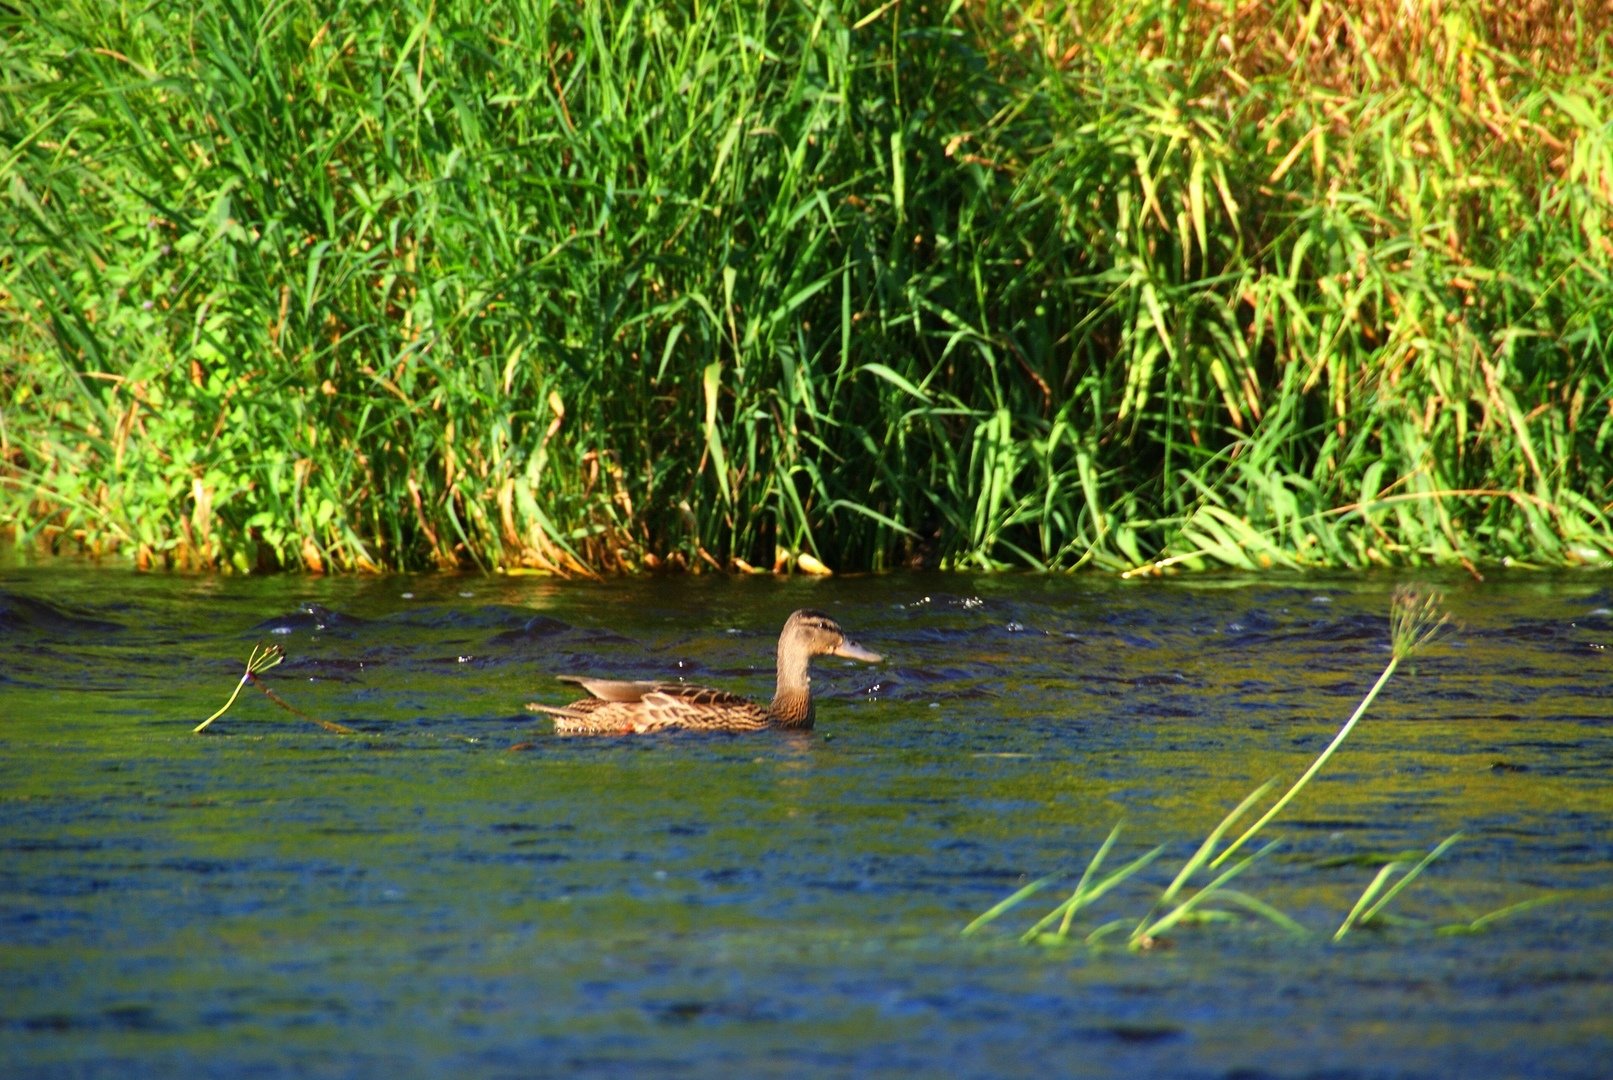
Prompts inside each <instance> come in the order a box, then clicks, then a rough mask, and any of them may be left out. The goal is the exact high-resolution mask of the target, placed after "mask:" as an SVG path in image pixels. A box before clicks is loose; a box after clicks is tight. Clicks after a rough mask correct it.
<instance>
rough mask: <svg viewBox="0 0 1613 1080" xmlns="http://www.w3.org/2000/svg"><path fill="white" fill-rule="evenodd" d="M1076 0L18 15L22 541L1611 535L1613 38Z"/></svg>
mask: <svg viewBox="0 0 1613 1080" xmlns="http://www.w3.org/2000/svg"><path fill="white" fill-rule="evenodd" d="M1099 8H1100V5H1085V4H1077V5H1073V7H1072V8H1071V9H1069V10H1060V11H1058V12H1054V11H1052V10H1047V9H1044V8H1042V7H1040V6H1037V5H1029V6H1027V7H1023V8H1021V7H1006V6H1000V5H996V4H969V5H965V6H964V7H963V8H961V9H960V10H957V11H950V12H949V11H943V10H937V9H934V8H926V7H923V6H914V7H909V6H907V5H902V6H885V7H872V8H866V9H865V8H864V7H862V6H855V5H850V4H844V5H835V4H831V3H825V4H818V5H815V6H814V5H797V6H792V7H788V8H787V9H786V10H779V11H771V10H762V11H728V10H721V9H713V10H712V11H711V12H709V13H707V14H706V15H704V16H701V17H689V16H688V15H687V14H686V13H684V12H681V11H680V12H673V13H669V12H667V11H663V10H660V9H659V8H657V7H654V6H650V7H640V6H636V5H632V4H628V5H623V6H619V7H611V6H607V5H604V4H599V3H592V2H589V3H582V4H577V5H553V6H551V5H547V4H541V3H539V4H530V5H517V6H513V7H512V6H509V5H484V4H474V3H469V2H464V0H440V2H438V3H435V4H431V5H419V4H402V5H373V4H368V3H357V2H352V3H336V4H313V3H309V2H305V0H297V2H293V3H289V4H278V5H260V4H252V3H245V4H225V3H216V2H204V3H199V4H194V5H186V6H183V7H181V8H174V9H162V8H159V9H150V10H146V9H136V8H120V9H117V10H116V13H115V14H113V15H110V16H109V15H108V14H107V8H106V6H105V5H104V4H101V3H88V2H85V0H69V2H66V3H63V4H61V5H58V6H57V7H56V8H55V9H54V10H55V13H54V14H53V15H49V16H45V17H39V16H29V17H28V18H27V19H26V20H24V19H23V18H22V17H21V16H6V17H4V19H3V20H0V23H3V24H4V33H5V35H6V37H7V38H8V47H7V49H6V50H4V54H3V58H0V64H4V65H5V67H6V68H7V69H8V70H7V72H6V77H7V80H8V82H9V83H10V84H11V85H12V86H14V87H26V88H27V89H25V90H23V91H20V92H15V93H13V94H12V95H9V97H8V100H7V101H6V103H5V104H4V106H3V108H4V110H5V112H4V114H3V115H4V116H5V118H6V126H7V127H8V128H9V129H10V130H12V131H13V132H15V133H17V135H18V137H17V138H15V139H13V140H11V143H12V145H13V149H12V151H11V153H10V154H9V155H8V156H7V157H6V159H5V160H4V164H3V165H0V181H3V182H4V190H5V192H6V197H5V200H4V204H3V205H4V207H5V210H4V213H5V214H6V215H7V216H8V217H10V218H11V219H12V220H11V222H10V226H11V228H10V230H9V231H10V233H11V235H13V236H14V238H15V239H14V241H13V243H12V245H11V247H10V250H9V253H6V254H3V255H0V290H3V291H0V318H3V319H4V321H5V324H6V326H5V332H4V334H3V339H4V341H5V345H4V348H3V351H0V379H3V386H4V388H5V393H6V399H5V400H6V404H5V409H4V416H3V419H4V424H3V429H0V451H3V462H4V464H3V470H4V471H3V473H0V525H3V526H4V527H6V528H7V529H9V530H10V531H12V532H13V533H14V535H16V537H17V538H18V539H19V541H20V542H22V543H25V544H39V545H44V546H47V547H50V548H53V549H56V550H88V551H94V552H109V551H116V552H118V553H120V554H123V555H126V556H128V557H130V558H132V559H133V560H135V561H136V562H137V563H139V564H141V565H176V566H185V567H218V568H228V569H235V570H241V571H246V570H253V569H267V568H274V567H299V566H300V567H304V568H309V569H320V570H350V569H360V570H368V569H385V568H413V567H424V566H444V567H446V566H480V567H487V568H492V567H504V568H519V567H528V568H538V569H550V570H558V571H562V572H570V573H610V572H616V571H634V570H641V569H648V568H657V567H668V566H671V567H679V566H683V567H690V568H699V567H720V568H732V567H737V568H743V567H747V566H748V567H758V568H770V567H773V566H775V565H780V566H790V565H794V564H795V563H796V561H797V560H798V559H799V558H800V557H801V556H803V555H804V556H810V557H811V558H812V559H814V560H816V561H817V562H819V563H822V564H824V565H827V566H830V567H834V568H836V569H843V570H853V569H880V568H887V567H892V566H897V565H915V564H916V565H931V566H944V567H952V568H989V567H997V566H1032V567H1047V568H1073V567H1081V566H1096V567H1102V568H1105V569H1110V570H1120V569H1130V568H1135V567H1146V566H1170V567H1200V566H1232V567H1242V568H1260V567H1268V566H1281V567H1289V566H1298V567H1313V566H1331V567H1342V566H1359V565H1374V564H1420V563H1467V564H1472V565H1482V564H1492V563H1501V562H1511V563H1525V564H1541V565H1564V564H1574V563H1583V562H1591V563H1600V562H1605V561H1607V560H1608V559H1609V557H1610V556H1613V525H1610V522H1609V519H1608V507H1609V505H1610V503H1613V495H1610V485H1613V445H1610V444H1613V397H1610V393H1613V391H1610V388H1613V340H1610V337H1609V332H1610V328H1609V325H1608V321H1607V320H1608V312H1609V311H1613V286H1610V280H1613V278H1610V270H1613V231H1610V226H1613V217H1610V207H1613V140H1610V137H1609V132H1610V131H1613V111H1610V108H1613V107H1610V105H1609V102H1613V71H1610V69H1609V68H1608V67H1607V66H1606V62H1605V57H1606V55H1607V50H1606V46H1607V44H1608V41H1609V36H1610V35H1609V21H1610V20H1609V15H1608V14H1607V13H1606V12H1605V11H1603V10H1601V9H1600V8H1593V7H1592V6H1591V5H1589V4H1577V5H1576V4H1570V5H1555V6H1553V5H1542V6H1541V8H1542V10H1538V11H1524V12H1521V13H1520V12H1517V11H1515V10H1514V9H1512V8H1502V6H1501V5H1498V4H1494V3H1480V2H1470V3H1453V4H1446V5H1441V6H1439V7H1437V8H1435V7H1433V6H1426V7H1423V8H1421V9H1420V12H1419V13H1418V14H1415V15H1411V16H1408V15H1406V14H1405V13H1404V12H1403V11H1402V9H1401V8H1402V6H1401V5H1398V4H1389V3H1385V4H1369V5H1366V6H1365V7H1363V6H1361V5H1344V4H1334V3H1322V4H1317V5H1288V4H1278V5H1273V6H1272V8H1271V10H1269V11H1265V12H1263V16H1262V21H1260V22H1258V23H1255V22H1251V21H1249V20H1247V19H1245V20H1239V19H1238V18H1236V16H1235V15H1234V14H1232V13H1229V12H1224V11H1222V10H1221V9H1220V8H1219V7H1218V6H1217V5H1214V4H1210V3H1187V4H1183V3H1168V4H1167V3H1160V4H1153V5H1144V6H1141V7H1130V8H1126V9H1125V10H1123V11H1119V12H1100V11H1099ZM1559 8H1560V9H1561V10H1558V9H1559ZM25 23H26V25H24V24H25Z"/></svg>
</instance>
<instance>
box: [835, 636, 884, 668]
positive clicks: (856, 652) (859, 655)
mask: <svg viewBox="0 0 1613 1080" xmlns="http://www.w3.org/2000/svg"><path fill="white" fill-rule="evenodd" d="M834 655H836V656H844V657H845V658H846V659H847V660H861V661H863V662H864V663H868V664H877V663H879V662H880V661H881V660H883V659H885V658H884V657H883V656H880V655H879V654H878V653H877V652H873V651H872V650H870V649H865V648H863V647H862V646H861V645H859V644H857V643H856V642H855V641H852V640H851V639H850V638H847V639H845V640H844V641H842V642H841V643H840V646H839V647H838V648H836V649H835V651H834Z"/></svg>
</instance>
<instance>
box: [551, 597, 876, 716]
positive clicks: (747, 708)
mask: <svg viewBox="0 0 1613 1080" xmlns="http://www.w3.org/2000/svg"><path fill="white" fill-rule="evenodd" d="M814 656H843V657H846V658H848V659H852V660H863V661H867V662H869V663H877V662H878V661H879V659H880V657H879V655H878V654H877V653H873V652H870V651H868V650H867V649H864V648H863V647H862V646H860V645H858V644H857V643H856V642H854V641H851V640H850V639H848V638H847V637H846V636H845V633H844V632H843V631H842V630H841V629H840V626H839V624H837V623H836V622H835V621H834V620H833V619H831V618H829V617H828V616H827V615H824V614H822V613H821V612H816V611H797V612H796V613H795V614H793V615H791V616H790V618H789V621H788V622H786V623H785V624H784V632H783V633H782V634H781V635H780V636H779V647H778V692H777V693H776V694H775V695H774V697H773V702H772V704H771V705H770V706H768V707H767V708H763V707H762V706H761V705H758V704H756V703H755V702H753V701H750V700H748V699H746V698H742V697H739V696H738V695H736V694H730V693H728V692H727V691H726V690H714V689H712V688H711V687H708V686H691V685H688V684H685V683H660V682H632V681H624V680H616V679H592V678H583V677H581V676H577V675H562V676H560V679H561V680H562V681H564V682H570V683H576V684H578V685H580V686H581V687H582V688H583V689H585V690H587V691H588V693H589V695H590V696H589V697H586V698H583V699H582V700H580V701H573V702H572V703H570V704H569V705H559V706H555V705H541V704H539V703H537V702H532V703H530V704H528V705H527V708H528V709H529V710H531V711H532V712H541V713H547V714H548V715H550V716H553V717H554V718H555V719H554V730H555V734H556V735H642V734H645V733H648V732H654V731H672V730H686V731H757V730H760V729H762V728H769V727H780V728H799V729H805V728H810V727H811V726H812V720H813V709H812V691H811V685H810V684H811V678H810V676H809V675H808V666H809V664H810V662H811V659H812V657H814Z"/></svg>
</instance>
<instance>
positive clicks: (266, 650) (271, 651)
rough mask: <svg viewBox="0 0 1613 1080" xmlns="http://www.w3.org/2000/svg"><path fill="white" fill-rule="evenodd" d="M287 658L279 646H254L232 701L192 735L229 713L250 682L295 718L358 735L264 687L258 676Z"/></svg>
mask: <svg viewBox="0 0 1613 1080" xmlns="http://www.w3.org/2000/svg"><path fill="white" fill-rule="evenodd" d="M285 658H286V650H285V649H283V648H281V647H280V646H279V645H262V644H259V645H254V646H253V647H252V654H251V655H250V656H248V657H247V660H246V671H245V672H243V673H242V674H241V681H240V682H238V683H236V684H235V690H234V692H233V693H231V694H230V700H228V701H226V702H225V703H224V704H223V706H222V707H221V708H220V709H219V710H218V712H216V713H214V714H213V715H212V716H209V717H208V718H207V719H206V720H203V721H202V722H201V723H199V724H197V725H196V726H195V727H194V728H192V729H191V734H192V735H197V734H200V733H201V732H203V731H205V730H206V729H207V725H209V724H211V723H212V722H213V721H214V720H217V719H218V718H219V717H221V716H223V715H224V714H225V713H226V712H228V711H229V709H230V706H231V705H234V704H235V699H236V698H238V697H240V696H241V687H243V686H245V685H246V684H247V683H249V682H250V683H255V684H256V685H257V688H258V689H259V690H262V691H263V694H264V696H265V697H267V698H268V699H269V700H270V701H272V702H274V703H275V704H276V705H278V706H280V707H281V708H282V709H284V710H286V711H287V712H289V713H291V714H292V715H293V716H299V717H301V718H302V719H304V720H307V721H308V722H309V723H313V724H318V725H319V726H320V727H322V728H324V729H325V730H326V731H330V732H335V733H336V734H338V735H356V734H358V733H357V732H355V731H354V730H353V729H352V728H350V727H346V726H344V725H342V724H338V723H335V722H333V721H330V720H321V719H319V718H318V717H317V716H309V715H308V714H307V713H305V712H303V711H302V710H301V709H299V708H296V707H295V706H293V705H291V704H289V703H287V702H286V701H285V699H283V698H282V697H281V696H280V695H279V694H276V693H275V692H274V691H273V690H270V689H269V688H268V687H267V686H265V685H263V680H262V679H260V678H258V676H259V675H261V674H263V673H264V672H265V671H268V670H269V669H270V668H272V667H274V666H275V665H276V664H278V663H280V662H281V661H282V660H284V659H285Z"/></svg>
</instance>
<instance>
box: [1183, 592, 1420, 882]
mask: <svg viewBox="0 0 1613 1080" xmlns="http://www.w3.org/2000/svg"><path fill="white" fill-rule="evenodd" d="M1439 604H1440V596H1439V594H1438V593H1426V594H1424V593H1419V592H1418V591H1417V590H1416V589H1414V588H1412V587H1410V586H1404V585H1403V586H1401V587H1400V588H1398V589H1396V590H1395V593H1394V596H1393V598H1392V599H1391V600H1390V602H1389V651H1390V656H1389V663H1387V664H1385V665H1384V668H1383V672H1382V674H1380V675H1379V676H1378V681H1377V682H1375V683H1373V684H1372V689H1370V690H1368V691H1367V694H1366V697H1364V698H1362V699H1361V704H1359V705H1357V706H1356V707H1355V712H1353V713H1351V714H1350V718H1349V719H1348V720H1346V721H1345V722H1344V726H1343V727H1341V728H1339V731H1338V734H1337V735H1334V736H1333V741H1332V742H1330V743H1328V744H1327V748H1326V749H1324V750H1323V751H1322V752H1321V753H1320V754H1318V755H1317V756H1316V760H1315V761H1313V762H1311V767H1310V768H1308V769H1306V770H1305V772H1304V775H1302V776H1301V777H1300V778H1299V779H1298V780H1295V781H1294V784H1293V786H1292V787H1290V788H1289V789H1288V790H1287V791H1285V792H1284V793H1283V796H1282V798H1280V799H1278V800H1277V801H1276V802H1275V803H1272V805H1271V808H1270V809H1269V810H1267V811H1266V812H1265V813H1264V814H1262V815H1261V816H1260V820H1258V821H1256V822H1255V823H1254V824H1253V825H1251V826H1249V828H1247V829H1246V830H1244V832H1243V835H1242V836H1239V837H1238V838H1237V839H1236V840H1234V841H1233V842H1232V843H1231V845H1230V846H1228V847H1227V849H1226V850H1225V851H1223V852H1221V854H1219V855H1217V856H1216V857H1215V858H1214V859H1212V860H1211V861H1210V869H1212V870H1213V869H1215V868H1216V867H1218V866H1220V865H1221V864H1222V863H1223V862H1226V860H1228V859H1229V858H1231V857H1232V854H1233V852H1235V851H1237V850H1238V849H1239V848H1240V847H1242V846H1243V845H1244V844H1245V843H1247V842H1248V841H1249V840H1250V838H1252V837H1253V836H1254V835H1255V834H1256V833H1258V832H1259V831H1260V830H1261V829H1262V828H1264V827H1265V826H1266V824H1267V823H1268V822H1269V821H1271V819H1272V818H1274V817H1276V816H1277V815H1278V814H1279V813H1281V812H1282V809H1283V807H1285V806H1287V805H1288V804H1289V803H1290V802H1291V801H1293V798H1294V796H1295V795H1298V794H1299V793H1300V791H1301V790H1302V789H1303V788H1304V787H1305V785H1306V784H1308V783H1310V782H1311V778H1312V777H1314V776H1315V775H1316V774H1317V773H1319V772H1321V771H1322V766H1324V765H1326V764H1327V762H1328V760H1329V759H1330V758H1331V757H1332V756H1333V754H1334V752H1335V751H1336V750H1338V748H1339V747H1340V746H1342V745H1343V744H1344V740H1345V739H1347V738H1349V737H1350V732H1352V731H1354V730H1355V725H1356V723H1357V722H1358V721H1360V719H1361V717H1363V716H1365V715H1366V712H1367V709H1369V708H1371V707H1372V703H1373V702H1374V701H1376V700H1377V698H1378V693H1379V691H1381V690H1382V689H1383V688H1384V686H1386V685H1387V684H1388V682H1389V679H1390V677H1391V676H1393V675H1394V673H1395V669H1396V668H1398V667H1399V666H1400V662H1401V661H1402V660H1404V659H1406V658H1407V657H1409V656H1411V655H1412V654H1413V653H1415V652H1416V651H1417V650H1419V649H1421V648H1422V647H1423V646H1424V645H1427V644H1428V643H1429V642H1430V641H1432V640H1434V638H1435V637H1436V636H1438V634H1439V632H1440V631H1441V630H1443V629H1444V628H1445V627H1446V626H1447V625H1448V624H1449V623H1450V616H1449V615H1447V614H1445V613H1444V612H1442V611H1441V610H1440V608H1439Z"/></svg>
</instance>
